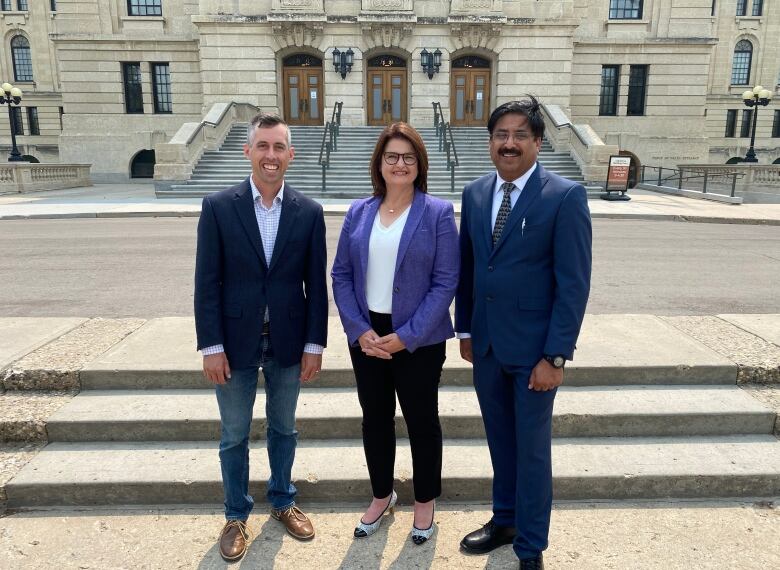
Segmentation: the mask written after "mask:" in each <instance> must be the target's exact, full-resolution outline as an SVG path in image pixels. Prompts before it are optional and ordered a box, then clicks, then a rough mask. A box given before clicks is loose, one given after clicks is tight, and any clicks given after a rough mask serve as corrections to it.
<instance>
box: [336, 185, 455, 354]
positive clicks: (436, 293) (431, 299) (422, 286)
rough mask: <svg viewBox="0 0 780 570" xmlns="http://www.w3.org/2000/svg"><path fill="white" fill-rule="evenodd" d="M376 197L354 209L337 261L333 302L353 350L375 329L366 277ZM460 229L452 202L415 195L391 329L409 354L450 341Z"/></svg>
mask: <svg viewBox="0 0 780 570" xmlns="http://www.w3.org/2000/svg"><path fill="white" fill-rule="evenodd" d="M381 202H382V201H381V199H380V198H377V197H371V198H365V199H362V200H356V201H355V202H353V203H352V206H350V208H349V211H348V212H347V215H346V217H345V218H344V226H343V227H342V230H341V236H340V237H339V246H338V251H337V252H336V259H335V260H334V261H333V272H332V274H331V275H332V276H333V297H334V299H335V301H336V306H337V307H338V310H339V315H340V316H341V322H342V324H343V325H344V331H345V332H346V333H347V339H348V341H349V343H350V344H351V345H354V344H355V343H356V342H357V340H358V338H359V337H360V335H362V334H363V333H365V332H366V331H368V330H369V329H370V328H371V324H370V323H371V322H370V319H369V314H368V301H367V299H366V272H367V269H368V245H369V241H370V239H371V229H372V228H373V226H374V220H375V218H376V214H377V212H378V211H379V205H380V204H381ZM458 266H459V255H458V229H457V226H456V225H455V213H454V210H453V207H452V203H450V202H447V201H445V200H441V199H439V198H434V197H433V196H431V195H429V194H425V193H423V192H420V191H419V190H417V191H415V195H414V199H413V200H412V204H411V206H409V215H408V217H407V219H406V224H405V225H404V229H403V232H402V233H401V241H400V243H399V245H398V256H397V258H396V262H395V274H394V276H393V308H392V320H393V330H394V331H395V332H396V333H397V334H398V337H399V338H400V339H401V340H402V341H403V343H404V344H405V345H406V349H407V350H408V351H409V352H414V351H415V350H416V349H417V348H418V347H420V346H428V345H431V344H436V343H438V342H442V341H444V340H447V339H448V338H452V337H453V336H454V332H453V330H452V321H451V319H450V312H449V308H450V305H451V304H452V299H453V297H454V296H455V289H456V288H457V286H458Z"/></svg>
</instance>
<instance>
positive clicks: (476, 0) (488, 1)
mask: <svg viewBox="0 0 780 570" xmlns="http://www.w3.org/2000/svg"><path fill="white" fill-rule="evenodd" d="M502 8H503V6H502V1H501V0H452V7H451V8H450V11H451V12H470V13H477V14H479V13H485V12H501V9H502Z"/></svg>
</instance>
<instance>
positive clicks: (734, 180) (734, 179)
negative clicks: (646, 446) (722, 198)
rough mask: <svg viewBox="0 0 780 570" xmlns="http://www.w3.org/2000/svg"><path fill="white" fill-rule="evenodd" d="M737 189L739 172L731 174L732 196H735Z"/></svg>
mask: <svg viewBox="0 0 780 570" xmlns="http://www.w3.org/2000/svg"><path fill="white" fill-rule="evenodd" d="M736 190H737V173H736V172H734V173H732V175H731V197H732V198H733V197H734V193H735V192H736Z"/></svg>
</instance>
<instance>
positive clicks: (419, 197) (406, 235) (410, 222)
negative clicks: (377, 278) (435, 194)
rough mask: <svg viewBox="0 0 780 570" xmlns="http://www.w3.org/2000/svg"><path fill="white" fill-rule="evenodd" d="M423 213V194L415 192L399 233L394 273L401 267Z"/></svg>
mask: <svg viewBox="0 0 780 570" xmlns="http://www.w3.org/2000/svg"><path fill="white" fill-rule="evenodd" d="M424 211H425V194H423V193H422V192H418V191H417V190H415V191H414V199H413V200H412V205H411V206H409V216H408V217H407V218H406V224H404V230H403V232H402V233H401V241H400V242H399V244H398V255H397V256H396V258H395V271H396V273H397V272H398V268H399V267H400V266H401V262H402V261H403V259H404V255H406V250H407V249H409V244H410V243H412V236H413V235H414V232H416V231H417V226H419V225H420V221H421V220H422V217H423V212H424Z"/></svg>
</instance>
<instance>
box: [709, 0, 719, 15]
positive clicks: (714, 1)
mask: <svg viewBox="0 0 780 570" xmlns="http://www.w3.org/2000/svg"><path fill="white" fill-rule="evenodd" d="M716 3H717V0H712V12H710V16H714V15H715V4H716Z"/></svg>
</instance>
